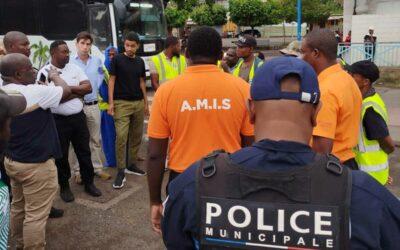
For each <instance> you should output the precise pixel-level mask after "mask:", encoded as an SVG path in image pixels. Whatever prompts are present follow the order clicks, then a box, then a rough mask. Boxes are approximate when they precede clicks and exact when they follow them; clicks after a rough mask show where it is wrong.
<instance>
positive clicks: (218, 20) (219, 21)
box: [211, 4, 228, 25]
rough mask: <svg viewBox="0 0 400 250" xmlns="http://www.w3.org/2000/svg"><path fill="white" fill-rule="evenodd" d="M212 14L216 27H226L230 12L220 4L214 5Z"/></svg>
mask: <svg viewBox="0 0 400 250" xmlns="http://www.w3.org/2000/svg"><path fill="white" fill-rule="evenodd" d="M211 13H212V16H213V19H214V25H224V24H226V22H227V21H228V20H227V18H226V15H227V13H228V10H227V9H225V8H224V6H222V5H220V4H214V5H212V8H211Z"/></svg>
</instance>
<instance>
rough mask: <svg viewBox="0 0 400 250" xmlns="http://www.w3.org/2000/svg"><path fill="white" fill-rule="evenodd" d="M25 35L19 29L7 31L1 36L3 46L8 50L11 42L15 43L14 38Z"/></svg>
mask: <svg viewBox="0 0 400 250" xmlns="http://www.w3.org/2000/svg"><path fill="white" fill-rule="evenodd" d="M22 37H26V35H25V34H24V33H22V32H20V31H9V32H7V33H6V34H5V35H4V38H3V45H4V48H5V49H6V51H7V50H10V47H11V45H12V44H13V43H15V41H16V40H18V39H20V38H22Z"/></svg>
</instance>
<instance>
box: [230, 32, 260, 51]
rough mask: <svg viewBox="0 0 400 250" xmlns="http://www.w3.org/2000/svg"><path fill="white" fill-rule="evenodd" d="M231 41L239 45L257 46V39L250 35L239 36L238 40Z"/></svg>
mask: <svg viewBox="0 0 400 250" xmlns="http://www.w3.org/2000/svg"><path fill="white" fill-rule="evenodd" d="M232 43H234V44H236V45H237V46H239V47H253V48H255V47H257V40H256V39H255V38H254V37H253V36H251V35H243V36H239V40H237V41H235V42H232Z"/></svg>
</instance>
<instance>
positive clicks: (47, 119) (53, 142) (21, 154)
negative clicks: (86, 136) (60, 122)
mask: <svg viewBox="0 0 400 250" xmlns="http://www.w3.org/2000/svg"><path fill="white" fill-rule="evenodd" d="M4 155H5V156H6V157H8V158H10V159H11V160H13V161H18V162H22V163H42V162H46V161H47V160H48V159H50V158H55V159H57V158H60V157H62V152H61V148H60V142H59V139H58V133H57V128H56V124H55V122H54V118H53V114H52V113H51V111H50V109H47V110H43V109H41V108H39V109H37V110H35V111H33V112H30V113H27V114H23V115H19V116H16V117H14V118H12V120H11V138H10V140H9V142H8V145H7V149H6V150H5V153H4Z"/></svg>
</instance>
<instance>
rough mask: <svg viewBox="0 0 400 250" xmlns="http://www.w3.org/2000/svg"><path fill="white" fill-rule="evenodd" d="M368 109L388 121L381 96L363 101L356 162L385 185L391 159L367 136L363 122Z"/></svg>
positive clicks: (374, 96)
mask: <svg viewBox="0 0 400 250" xmlns="http://www.w3.org/2000/svg"><path fill="white" fill-rule="evenodd" d="M368 108H373V109H374V111H375V112H376V113H378V114H379V115H380V116H382V118H383V119H384V120H385V122H387V121H388V114H387V110H386V106H385V103H384V102H383V100H382V99H381V97H380V96H379V94H377V93H376V94H374V95H373V96H370V97H367V98H365V99H364V100H363V104H362V113H361V122H360V134H359V140H358V146H357V147H356V148H355V150H354V151H355V153H356V161H357V163H358V166H359V168H360V169H361V170H363V171H365V172H367V173H368V174H370V175H371V176H372V177H374V178H375V179H376V180H377V181H379V182H380V183H381V184H382V185H384V184H386V182H387V180H388V176H389V161H388V160H389V158H388V155H387V154H386V153H385V152H384V151H383V150H382V149H381V147H380V146H379V142H378V141H377V140H368V138H367V136H366V133H365V130H364V126H363V122H362V121H363V119H364V116H365V113H366V111H367V109H368Z"/></svg>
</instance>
